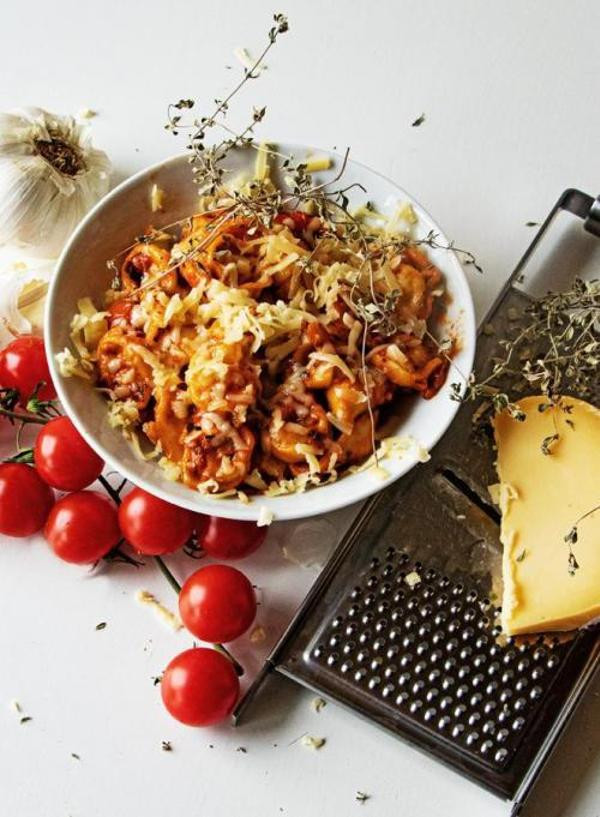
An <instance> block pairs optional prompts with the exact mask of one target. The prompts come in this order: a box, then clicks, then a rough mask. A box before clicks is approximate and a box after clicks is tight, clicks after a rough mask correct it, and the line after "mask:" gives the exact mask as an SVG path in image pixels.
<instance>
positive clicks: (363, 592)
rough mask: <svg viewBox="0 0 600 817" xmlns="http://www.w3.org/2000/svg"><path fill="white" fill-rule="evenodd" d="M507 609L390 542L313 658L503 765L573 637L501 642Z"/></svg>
mask: <svg viewBox="0 0 600 817" xmlns="http://www.w3.org/2000/svg"><path fill="white" fill-rule="evenodd" d="M411 576H414V577H415V578H414V581H415V582H417V583H415V584H414V585H413V580H412V579H411ZM407 577H408V582H407ZM416 577H419V579H418V581H417V578H416ZM411 585H413V586H411ZM498 612H499V609H498V608H497V607H494V605H493V604H492V603H491V602H490V600H489V599H487V598H485V597H483V598H481V597H480V595H479V593H478V592H477V590H476V589H475V588H469V587H468V586H467V585H464V584H462V583H460V582H458V583H457V582H454V581H452V580H451V579H450V578H449V577H448V576H446V575H443V574H441V573H439V572H438V571H436V570H434V569H432V568H424V567H423V565H422V564H421V563H420V562H418V561H417V562H413V561H411V559H410V556H409V554H408V553H406V552H403V551H398V550H396V549H394V548H387V549H386V550H385V552H383V553H382V554H381V557H377V556H376V557H374V558H373V559H372V560H371V562H370V564H369V566H368V569H367V570H366V571H364V573H363V574H362V575H361V576H360V577H359V578H358V581H357V584H356V585H355V587H353V588H352V590H351V591H350V592H349V594H348V595H347V596H346V597H345V598H344V599H342V601H341V603H340V604H339V606H338V608H337V609H336V611H335V612H334V614H333V616H332V618H330V619H329V620H328V621H326V623H325V625H324V627H323V628H322V630H321V631H320V632H318V633H317V635H316V638H315V643H314V646H313V645H311V646H310V648H309V654H308V655H307V656H306V657H307V660H309V661H310V660H311V659H312V660H314V662H315V663H316V664H318V665H319V666H321V667H322V668H323V672H324V673H329V674H333V675H335V676H336V678H341V679H343V680H344V682H345V683H347V684H349V685H351V686H355V687H356V688H358V689H361V690H362V689H365V690H368V691H369V693H370V694H371V695H373V696H375V697H376V698H377V699H378V700H379V701H381V703H382V704H383V705H385V706H386V707H389V708H390V710H391V713H392V716H393V715H394V714H397V715H402V717H404V718H407V719H409V720H411V721H412V722H413V723H414V724H415V726H416V727H418V728H422V729H427V730H428V731H430V732H432V733H433V734H435V735H437V736H438V737H440V738H443V739H450V740H452V741H453V742H454V743H455V744H457V745H458V746H460V747H461V749H462V751H464V752H465V753H466V754H468V755H470V756H471V757H472V758H473V759H474V760H477V761H482V762H484V763H486V764H489V766H490V767H496V768H498V769H501V768H502V767H504V766H505V765H506V764H507V763H508V762H510V760H511V759H512V758H513V757H514V754H515V752H516V751H517V750H518V747H519V744H520V743H521V741H522V740H523V736H524V734H526V732H527V727H528V726H529V725H530V724H531V723H532V721H533V720H534V719H535V717H536V714H537V712H538V710H539V707H540V703H541V700H542V698H543V697H544V695H545V694H546V692H547V690H548V688H549V686H550V685H551V683H552V681H553V678H554V673H553V672H552V670H555V669H556V668H557V667H558V666H559V665H560V664H561V663H562V662H563V661H564V659H565V657H566V655H567V654H568V652H569V650H570V648H571V644H570V643H562V644H561V643H560V642H559V640H558V639H551V640H550V639H542V638H540V639H536V640H535V641H533V642H530V643H527V642H525V643H520V644H513V643H510V642H509V643H506V642H505V643H504V644H502V642H500V643H499V639H498V637H499V635H500V627H498V626H497V625H496V624H495V623H494V622H495V620H496V617H497V613H498Z"/></svg>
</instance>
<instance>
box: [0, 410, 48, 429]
mask: <svg viewBox="0 0 600 817" xmlns="http://www.w3.org/2000/svg"><path fill="white" fill-rule="evenodd" d="M0 414H1V415H3V416H4V417H10V419H11V420H18V421H19V422H21V423H35V424H36V425H39V426H45V425H46V423H47V422H48V420H49V419H50V418H49V417H47V418H44V417H36V416H35V415H33V414H24V413H23V412H21V411H11V410H10V409H6V408H3V407H2V406H0Z"/></svg>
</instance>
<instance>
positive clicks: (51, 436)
mask: <svg viewBox="0 0 600 817" xmlns="http://www.w3.org/2000/svg"><path fill="white" fill-rule="evenodd" d="M34 459H35V465H36V468H37V470H38V472H39V474H40V476H41V478H42V479H43V480H44V481H45V482H47V483H48V485H52V487H53V488H59V489H60V490H61V491H80V490H81V489H82V488H86V487H87V486H88V485H91V483H92V482H93V481H94V480H95V479H97V478H98V477H99V476H100V474H101V473H102V469H103V468H104V462H103V460H101V459H100V457H99V456H98V455H97V454H96V452H95V451H93V450H92V449H91V448H90V447H89V445H88V444H87V443H86V441H85V440H84V439H83V437H82V436H81V434H80V433H79V432H78V431H77V429H76V428H75V426H74V425H73V423H72V422H71V421H70V420H69V418H68V417H56V419H54V420H50V422H48V423H47V424H46V425H45V426H44V427H43V428H42V430H41V431H40V433H39V434H38V437H37V440H36V441H35V448H34Z"/></svg>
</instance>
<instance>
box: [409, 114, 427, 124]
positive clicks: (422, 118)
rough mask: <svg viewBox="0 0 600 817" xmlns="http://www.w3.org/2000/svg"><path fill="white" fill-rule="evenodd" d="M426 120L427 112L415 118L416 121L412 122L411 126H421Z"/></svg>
mask: <svg viewBox="0 0 600 817" xmlns="http://www.w3.org/2000/svg"><path fill="white" fill-rule="evenodd" d="M424 121H425V114H424V113H422V114H421V115H420V116H417V118H416V119H415V120H414V122H412V124H411V127H412V128H420V127H421V125H422V124H423V122H424Z"/></svg>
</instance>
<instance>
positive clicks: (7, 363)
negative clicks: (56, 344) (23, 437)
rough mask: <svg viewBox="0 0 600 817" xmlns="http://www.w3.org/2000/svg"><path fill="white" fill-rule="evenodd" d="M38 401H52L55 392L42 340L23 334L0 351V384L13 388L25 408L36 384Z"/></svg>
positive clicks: (6, 387)
mask: <svg viewBox="0 0 600 817" xmlns="http://www.w3.org/2000/svg"><path fill="white" fill-rule="evenodd" d="M42 381H43V382H44V383H45V385H44V386H43V387H42V388H41V389H40V391H39V393H38V397H39V398H40V400H54V398H55V397H56V392H55V390H54V386H53V385H52V378H51V377H50V370H49V369H48V361H47V360H46V352H45V351H44V341H43V340H42V339H41V338H37V337H35V336H34V335H22V336H21V337H20V338H16V339H15V340H13V341H11V342H10V343H9V344H8V346H6V347H5V348H4V349H2V351H0V384H1V385H2V386H3V388H5V389H16V390H17V391H18V392H19V394H20V396H21V403H22V405H25V403H27V400H28V399H29V398H30V397H31V395H32V394H33V392H34V391H35V387H36V386H37V385H38V383H41V382H42Z"/></svg>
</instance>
